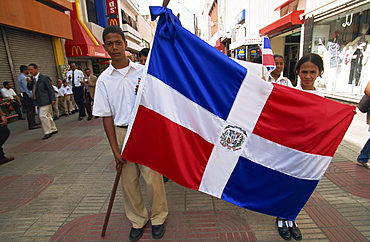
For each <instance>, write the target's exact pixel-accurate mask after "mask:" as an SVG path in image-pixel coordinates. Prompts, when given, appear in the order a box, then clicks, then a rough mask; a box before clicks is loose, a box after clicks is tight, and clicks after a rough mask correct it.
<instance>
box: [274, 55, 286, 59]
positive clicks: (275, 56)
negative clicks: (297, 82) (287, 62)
mask: <svg viewBox="0 0 370 242" xmlns="http://www.w3.org/2000/svg"><path fill="white" fill-rule="evenodd" d="M276 58H281V59H283V60H284V57H283V56H282V55H278V54H275V55H274V59H276Z"/></svg>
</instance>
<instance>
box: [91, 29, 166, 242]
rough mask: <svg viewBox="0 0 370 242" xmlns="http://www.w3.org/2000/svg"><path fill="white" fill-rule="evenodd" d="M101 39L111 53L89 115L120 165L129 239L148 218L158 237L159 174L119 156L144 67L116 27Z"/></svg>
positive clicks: (162, 195)
mask: <svg viewBox="0 0 370 242" xmlns="http://www.w3.org/2000/svg"><path fill="white" fill-rule="evenodd" d="M103 40H104V48H105V50H106V51H107V52H108V54H109V55H110V56H111V58H112V62H111V63H110V65H109V67H108V68H107V69H105V71H104V72H103V73H102V74H101V75H100V76H99V78H98V81H97V84H96V90H95V98H94V107H93V115H94V116H100V117H103V125H104V130H105V133H106V135H107V138H108V141H109V144H110V146H111V149H112V152H113V155H114V158H115V160H116V167H117V168H120V167H121V166H123V167H122V175H121V185H122V189H123V203H124V207H125V213H126V216H127V218H128V219H129V220H130V221H131V224H132V228H131V231H130V235H129V239H130V241H137V240H139V239H140V238H141V236H142V235H143V233H144V227H145V226H146V224H147V223H148V222H149V220H150V221H151V224H152V237H153V238H154V239H160V238H161V237H162V236H163V235H164V231H165V227H164V222H165V220H166V218H167V215H168V207H167V199H166V192H165V188H164V183H163V178H162V175H161V174H159V173H158V172H156V171H154V170H152V169H150V168H149V167H147V166H144V165H140V164H136V163H133V162H129V161H126V160H124V159H123V158H122V157H121V149H122V145H123V140H124V138H125V135H126V131H127V126H128V124H129V120H130V116H131V113H132V111H133V108H134V104H135V99H136V95H135V88H136V85H137V81H138V79H139V78H140V77H141V75H142V72H143V70H144V66H143V65H140V64H136V63H133V62H131V61H129V59H128V58H127V57H126V55H125V50H126V46H127V43H126V39H125V36H124V34H123V31H122V29H121V28H120V27H118V26H115V25H111V26H108V27H107V28H105V29H104V31H103ZM149 122H150V121H149ZM144 152H145V151H144ZM140 175H141V176H142V177H143V178H144V179H143V180H144V182H145V183H146V188H147V192H148V201H149V204H150V205H151V208H152V211H151V215H149V213H148V211H147V209H146V207H145V205H144V201H143V197H142V193H141V190H140V179H139V178H140Z"/></svg>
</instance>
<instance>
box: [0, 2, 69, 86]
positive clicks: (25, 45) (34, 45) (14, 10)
mask: <svg viewBox="0 0 370 242" xmlns="http://www.w3.org/2000/svg"><path fill="white" fill-rule="evenodd" d="M0 9H5V10H6V13H7V14H2V15H0V73H1V75H2V80H3V81H12V82H13V86H14V87H15V89H16V91H17V92H18V91H19V90H18V86H17V82H16V80H17V76H18V74H19V67H20V66H21V65H29V64H31V63H34V64H36V65H37V66H38V67H39V69H40V72H41V73H42V74H45V75H48V76H49V77H50V78H51V79H52V80H53V81H56V79H57V77H58V72H57V68H56V66H58V65H62V64H65V63H66V62H65V58H64V50H63V46H62V44H61V39H71V38H72V31H71V26H70V24H69V16H68V15H67V14H66V13H65V11H69V10H71V9H72V4H71V3H70V2H69V1H67V0H58V1H35V0H22V1H14V0H2V1H0ZM25 10H27V11H28V12H30V13H32V14H31V15H32V18H31V19H30V15H27V14H25Z"/></svg>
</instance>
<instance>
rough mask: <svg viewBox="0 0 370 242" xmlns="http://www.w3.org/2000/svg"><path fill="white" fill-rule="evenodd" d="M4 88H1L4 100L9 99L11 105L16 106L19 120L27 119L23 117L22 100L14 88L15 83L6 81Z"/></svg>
mask: <svg viewBox="0 0 370 242" xmlns="http://www.w3.org/2000/svg"><path fill="white" fill-rule="evenodd" d="M3 86H4V87H3V88H2V89H1V96H2V97H3V99H4V100H8V101H9V102H10V105H12V107H13V108H14V111H15V113H16V114H18V119H19V120H26V119H25V118H23V117H22V111H21V106H22V103H21V100H20V99H19V97H18V95H17V94H16V93H15V91H14V90H13V88H12V87H13V85H12V83H11V82H4V83H3Z"/></svg>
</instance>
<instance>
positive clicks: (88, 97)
mask: <svg viewBox="0 0 370 242" xmlns="http://www.w3.org/2000/svg"><path fill="white" fill-rule="evenodd" d="M97 80H98V78H97V77H96V76H94V75H92V74H91V70H90V69H89V68H85V77H84V82H85V91H84V97H85V107H86V111H87V120H91V118H92V105H93V101H94V95H95V86H96V81H97Z"/></svg>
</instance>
